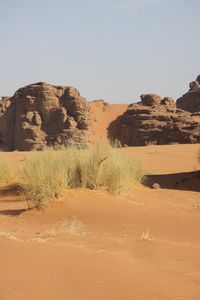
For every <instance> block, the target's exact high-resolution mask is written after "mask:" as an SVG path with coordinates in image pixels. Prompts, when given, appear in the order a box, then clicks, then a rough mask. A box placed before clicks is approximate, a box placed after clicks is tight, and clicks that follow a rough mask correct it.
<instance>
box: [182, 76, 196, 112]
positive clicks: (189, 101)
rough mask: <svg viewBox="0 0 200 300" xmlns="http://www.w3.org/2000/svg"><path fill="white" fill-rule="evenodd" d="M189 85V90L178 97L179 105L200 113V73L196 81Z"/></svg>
mask: <svg viewBox="0 0 200 300" xmlns="http://www.w3.org/2000/svg"><path fill="white" fill-rule="evenodd" d="M189 87H190V88H189V91H188V92H187V93H186V94H184V95H183V96H182V97H180V98H179V99H177V101H176V104H177V107H178V108H181V109H184V110H186V111H189V112H191V113H197V114H198V113H199V114H200V75H199V76H198V77H197V79H196V80H195V81H192V82H190V84H189Z"/></svg>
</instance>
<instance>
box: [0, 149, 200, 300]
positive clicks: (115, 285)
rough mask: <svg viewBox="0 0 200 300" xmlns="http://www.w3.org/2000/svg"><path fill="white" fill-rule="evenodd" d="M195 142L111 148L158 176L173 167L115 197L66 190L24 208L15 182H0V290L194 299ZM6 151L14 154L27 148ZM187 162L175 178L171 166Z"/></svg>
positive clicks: (16, 298) (16, 299)
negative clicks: (41, 205)
mask: <svg viewBox="0 0 200 300" xmlns="http://www.w3.org/2000/svg"><path fill="white" fill-rule="evenodd" d="M198 149H199V145H171V146H149V147H140V148H125V149H120V150H119V151H123V152H125V154H126V155H131V156H132V157H135V156H137V157H139V158H140V159H141V160H142V161H143V163H144V165H145V167H146V168H147V169H148V170H149V171H150V173H152V174H154V175H157V176H166V177H165V179H164V183H167V182H169V181H170V182H171V181H172V180H171V179H170V176H175V177H174V178H173V180H175V181H176V180H180V182H179V184H177V185H176V187H173V185H172V183H171V186H169V187H168V188H164V189H159V190H152V189H149V188H147V187H142V186H136V187H135V189H134V193H133V194H127V195H122V196H120V197H114V196H111V195H109V194H107V193H105V192H102V191H98V192H97V191H84V190H76V191H67V192H65V193H64V195H63V197H62V198H61V199H59V201H57V202H55V203H53V204H52V205H50V206H49V207H48V208H47V209H45V210H44V211H37V210H32V211H28V212H23V209H24V207H25V203H24V202H23V201H22V199H20V198H19V196H17V194H16V189H15V187H14V186H11V187H9V188H7V189H4V190H1V191H0V265H1V268H0V274H1V280H0V299H2V300H25V299H30V300H38V299H45V300H51V299H52V300H54V299H59V300H66V299H70V300H79V299H80V300H82V299H86V300H100V299H101V300H102V299H106V300H118V299H119V300H122V299H123V300H124V299H127V300H129V299H131V300H132V299H134V300H172V299H174V300H175V299H180V300H182V299H183V300H197V299H200V256H199V253H200V235H199V228H200V193H199V192H198V186H199V185H200V180H199V179H198V177H195V178H193V177H192V176H190V172H192V171H194V170H196V169H198V167H199V165H198V162H197V159H196V154H197V152H198ZM6 155H8V156H9V157H10V159H11V160H12V161H13V162H15V163H16V162H17V161H19V160H20V159H23V156H24V155H28V154H26V153H25V154H24V153H20V154H18V153H7V154H6ZM185 172H187V178H188V180H187V181H181V180H182V179H179V178H178V177H177V176H178V175H177V174H176V173H179V174H180V173H185ZM171 178H172V177H171ZM157 179H159V177H158V178H157ZM188 182H190V184H189V185H188ZM191 182H192V183H193V185H192V184H191ZM191 186H193V187H191ZM73 216H74V219H70V218H72V217H73ZM69 219H70V221H69ZM6 233H7V234H6Z"/></svg>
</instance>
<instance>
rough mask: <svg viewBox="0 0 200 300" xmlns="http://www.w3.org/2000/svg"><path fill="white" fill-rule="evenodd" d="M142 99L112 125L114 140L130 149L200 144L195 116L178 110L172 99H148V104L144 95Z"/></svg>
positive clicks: (199, 128) (130, 106) (110, 128)
mask: <svg viewBox="0 0 200 300" xmlns="http://www.w3.org/2000/svg"><path fill="white" fill-rule="evenodd" d="M145 97H146V96H145ZM141 99H142V102H138V103H133V104H131V105H129V108H128V110H127V111H126V112H125V113H124V114H123V115H122V116H121V117H120V118H118V119H117V120H116V121H114V122H113V123H112V124H111V125H110V127H109V129H108V130H109V136H110V138H111V139H112V140H115V139H117V140H119V141H120V143H121V144H122V145H128V146H143V145H148V144H170V143H199V142H200V122H198V121H195V120H194V118H193V117H192V115H191V113H189V112H186V111H183V110H181V109H178V108H177V107H176V104H175V102H174V101H173V99H172V98H170V97H165V98H163V99H161V98H160V97H159V96H157V97H153V98H152V97H146V99H148V100H147V102H146V100H145V101H144V99H145V98H144V96H141ZM149 99H151V100H150V101H149ZM152 99H154V100H155V99H156V100H155V101H154V100H152ZM144 103H145V104H144ZM150 103H151V106H150ZM116 126H117V129H116ZM114 129H115V130H114Z"/></svg>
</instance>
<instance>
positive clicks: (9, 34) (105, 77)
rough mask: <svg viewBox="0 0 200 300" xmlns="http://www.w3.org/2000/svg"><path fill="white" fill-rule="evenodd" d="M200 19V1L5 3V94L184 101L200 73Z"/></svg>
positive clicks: (0, 75) (1, 59)
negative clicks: (52, 90)
mask: <svg viewBox="0 0 200 300" xmlns="http://www.w3.org/2000/svg"><path fill="white" fill-rule="evenodd" d="M199 13H200V1H199V0H0V95H1V96H4V95H12V94H13V93H14V91H15V90H16V89H17V88H19V87H21V86H24V85H26V84H29V83H33V82H37V81H46V82H48V83H52V84H61V85H72V86H75V87H77V88H78V89H79V90H80V92H81V95H83V96H85V97H87V98H88V99H89V100H92V99H99V98H103V99H105V100H106V101H109V102H116V103H119V102H121V103H123V102H128V103H130V102H133V101H137V100H138V99H139V96H140V94H142V93H146V92H155V93H158V94H160V95H161V96H173V97H174V98H175V99H176V98H177V97H178V96H181V95H182V94H183V93H184V92H185V91H186V90H187V89H188V83H189V81H191V80H193V79H195V78H196V76H197V75H198V74H199V73H200V38H199V29H200V16H199Z"/></svg>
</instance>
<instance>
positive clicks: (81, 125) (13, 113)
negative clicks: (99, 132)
mask: <svg viewBox="0 0 200 300" xmlns="http://www.w3.org/2000/svg"><path fill="white" fill-rule="evenodd" d="M72 119H73V122H72V121H71V120H72ZM72 123H73V124H72ZM88 126H89V106H88V104H87V102H86V99H85V98H83V97H81V96H80V94H79V92H78V90H77V89H75V88H72V87H63V86H55V85H50V84H46V83H44V82H38V83H35V84H31V85H28V86H25V87H23V88H20V89H19V90H18V91H17V92H16V93H15V94H14V96H13V97H11V98H9V97H4V98H3V99H2V100H1V101H0V148H4V149H7V150H41V149H43V148H45V147H46V146H58V145H61V144H62V142H60V140H64V142H63V144H64V143H65V144H66V143H67V141H68V139H69V138H70V139H71V140H74V141H76V142H77V141H78V142H79V143H86V135H87V134H86V132H87V129H88ZM75 129H76V130H75ZM65 130H67V134H66V132H65ZM63 136H64V137H65V139H64V138H63Z"/></svg>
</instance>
